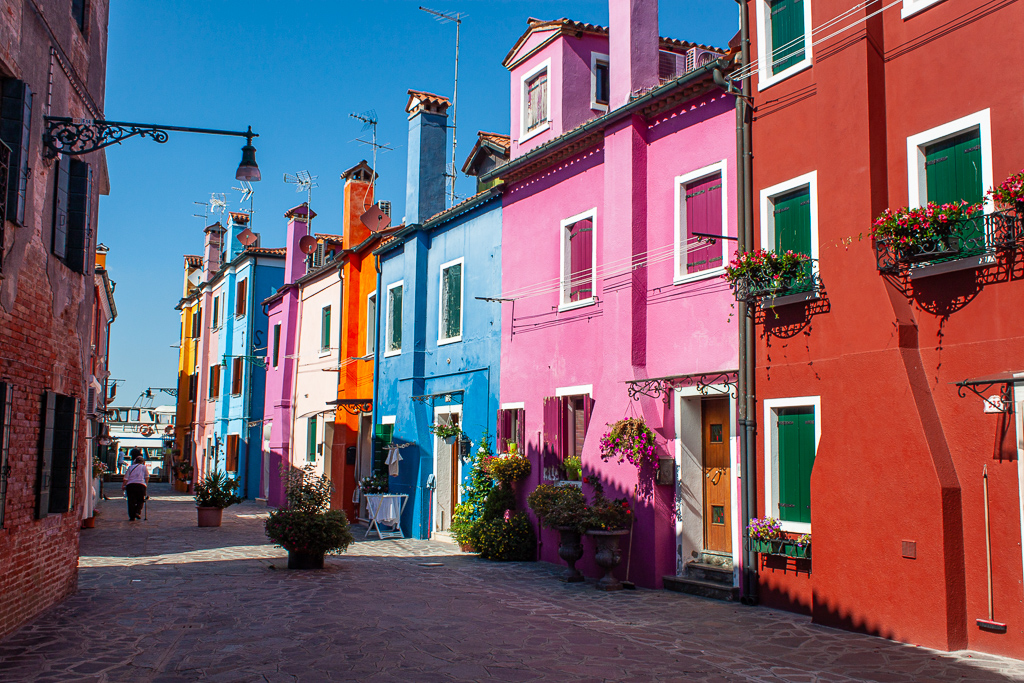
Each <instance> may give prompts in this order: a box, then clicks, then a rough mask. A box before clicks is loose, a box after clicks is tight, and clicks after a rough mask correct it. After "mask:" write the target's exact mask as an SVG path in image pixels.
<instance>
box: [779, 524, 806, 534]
mask: <svg viewBox="0 0 1024 683" xmlns="http://www.w3.org/2000/svg"><path fill="white" fill-rule="evenodd" d="M779 525H780V526H781V527H782V530H783V531H788V532H790V533H793V534H809V533H811V525H810V523H809V522H784V521H779Z"/></svg>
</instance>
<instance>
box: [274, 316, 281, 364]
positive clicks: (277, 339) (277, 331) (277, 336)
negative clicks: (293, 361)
mask: <svg viewBox="0 0 1024 683" xmlns="http://www.w3.org/2000/svg"><path fill="white" fill-rule="evenodd" d="M280 354H281V326H280V325H274V367H275V368H276V367H277V362H278V360H279V359H280Z"/></svg>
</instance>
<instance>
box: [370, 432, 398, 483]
mask: <svg viewBox="0 0 1024 683" xmlns="http://www.w3.org/2000/svg"><path fill="white" fill-rule="evenodd" d="M394 434H395V425H394V424H393V423H392V424H379V425H376V426H375V427H374V428H373V437H374V438H373V464H372V467H371V469H372V470H373V471H374V472H380V471H382V470H384V467H385V465H384V461H385V460H386V459H387V448H388V446H389V445H391V440H392V438H393V437H394Z"/></svg>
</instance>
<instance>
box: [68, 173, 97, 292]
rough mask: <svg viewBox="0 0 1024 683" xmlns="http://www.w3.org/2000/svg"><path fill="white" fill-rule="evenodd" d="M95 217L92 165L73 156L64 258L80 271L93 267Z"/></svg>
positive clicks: (73, 268)
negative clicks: (90, 256) (93, 224)
mask: <svg viewBox="0 0 1024 683" xmlns="http://www.w3.org/2000/svg"><path fill="white" fill-rule="evenodd" d="M91 221H92V167H91V166H90V165H89V164H88V163H86V162H84V161H81V160H79V159H71V161H70V164H69V177H68V196H67V256H66V258H65V261H64V262H65V263H66V264H67V266H68V268H70V269H71V270H73V271H75V272H76V273H85V272H86V270H88V268H89V251H90V246H91V243H92V224H91Z"/></svg>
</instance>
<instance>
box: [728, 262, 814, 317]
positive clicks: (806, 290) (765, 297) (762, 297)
mask: <svg viewBox="0 0 1024 683" xmlns="http://www.w3.org/2000/svg"><path fill="white" fill-rule="evenodd" d="M820 286H821V280H820V278H819V277H818V268H817V259H815V260H813V261H810V262H809V263H808V264H807V271H806V272H805V273H803V274H801V275H799V276H794V277H791V278H788V279H786V280H783V282H782V283H781V285H779V284H776V282H775V281H774V280H773V279H772V278H770V277H764V278H758V277H745V278H742V279H740V280H737V281H736V282H735V283H734V284H733V292H734V293H735V295H736V300H737V301H744V302H746V303H747V304H748V305H750V306H757V305H760V304H761V303H767V304H769V305H770V304H771V303H772V301H773V300H775V299H778V298H779V297H784V296H789V295H791V294H812V293H815V292H817V291H818V290H819V289H820Z"/></svg>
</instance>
